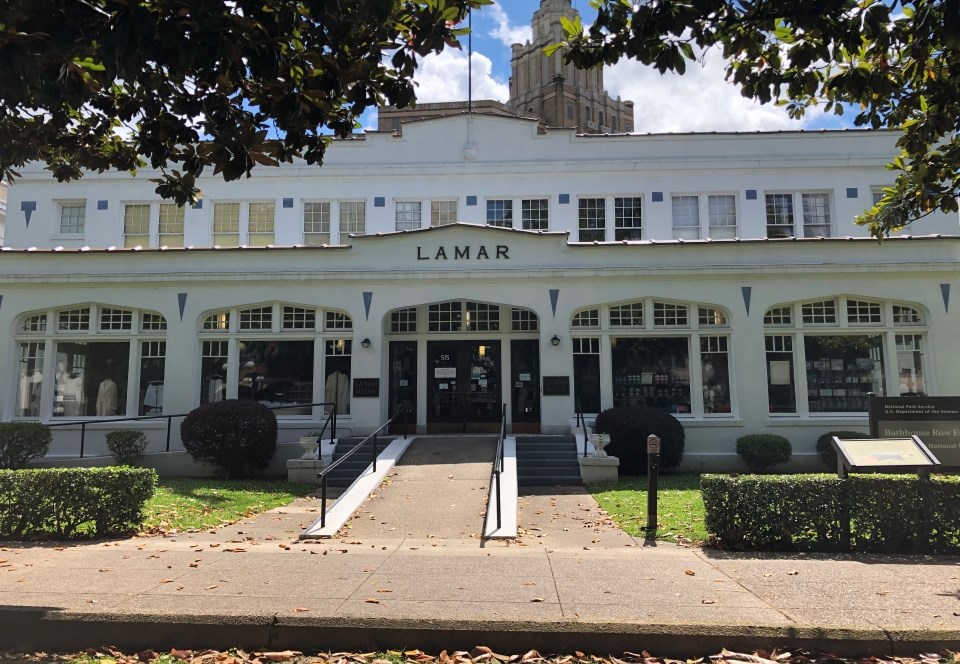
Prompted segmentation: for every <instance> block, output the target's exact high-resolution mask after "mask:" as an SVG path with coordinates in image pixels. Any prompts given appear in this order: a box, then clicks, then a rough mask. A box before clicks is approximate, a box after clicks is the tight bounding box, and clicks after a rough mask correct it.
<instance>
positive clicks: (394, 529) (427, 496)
mask: <svg viewBox="0 0 960 664" xmlns="http://www.w3.org/2000/svg"><path fill="white" fill-rule="evenodd" d="M496 448H497V437H496V436H479V435H476V436H437V437H418V438H416V439H415V440H414V441H413V443H411V445H410V447H409V448H408V449H407V451H406V453H405V454H404V455H403V458H402V459H400V461H399V462H398V463H397V464H396V466H394V469H393V472H391V473H390V474H389V475H388V476H387V477H386V478H385V480H384V483H383V485H382V486H381V488H380V489H379V490H378V491H377V492H375V493H374V494H373V495H371V496H370V498H369V499H368V500H367V501H366V502H365V503H364V504H363V506H362V507H361V508H360V509H359V510H357V512H356V513H355V514H354V516H353V518H352V519H351V520H350V521H349V522H348V524H347V526H348V527H349V533H350V537H356V538H358V539H359V538H364V537H366V538H383V537H389V538H406V537H412V538H430V537H434V538H437V539H471V538H476V539H477V540H479V539H480V538H481V537H482V535H483V529H484V514H485V512H486V508H487V498H488V490H489V487H490V471H491V470H492V468H493V455H494V452H495V451H496Z"/></svg>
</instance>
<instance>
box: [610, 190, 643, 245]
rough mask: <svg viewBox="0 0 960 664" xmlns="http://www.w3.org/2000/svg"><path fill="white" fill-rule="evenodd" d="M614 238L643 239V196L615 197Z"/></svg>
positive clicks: (618, 239) (619, 239) (620, 239)
mask: <svg viewBox="0 0 960 664" xmlns="http://www.w3.org/2000/svg"><path fill="white" fill-rule="evenodd" d="M613 234H614V235H613V239H615V240H617V241H622V240H642V239H643V198H641V197H639V196H623V197H619V196H618V197H616V198H614V199H613Z"/></svg>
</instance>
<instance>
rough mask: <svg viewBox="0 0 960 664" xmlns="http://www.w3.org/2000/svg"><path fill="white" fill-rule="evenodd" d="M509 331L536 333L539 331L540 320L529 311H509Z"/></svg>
mask: <svg viewBox="0 0 960 664" xmlns="http://www.w3.org/2000/svg"><path fill="white" fill-rule="evenodd" d="M510 319H511V323H510V329H512V330H513V331H514V332H536V331H537V330H539V329H540V319H539V318H537V314H536V313H534V312H533V311H530V310H529V309H511V313H510Z"/></svg>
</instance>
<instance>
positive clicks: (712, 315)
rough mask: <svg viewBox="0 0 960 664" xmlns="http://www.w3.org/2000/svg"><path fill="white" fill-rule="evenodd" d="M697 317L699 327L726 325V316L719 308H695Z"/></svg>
mask: <svg viewBox="0 0 960 664" xmlns="http://www.w3.org/2000/svg"><path fill="white" fill-rule="evenodd" d="M697 319H698V322H699V323H700V327H726V326H727V316H726V314H724V313H723V312H722V311H720V310H719V309H711V308H709V307H698V308H697Z"/></svg>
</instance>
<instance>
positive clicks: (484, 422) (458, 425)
mask: <svg viewBox="0 0 960 664" xmlns="http://www.w3.org/2000/svg"><path fill="white" fill-rule="evenodd" d="M427 370H428V372H429V374H430V375H429V376H428V377H427V431H428V432H430V433H454V432H458V433H467V432H469V433H479V432H488V431H496V430H497V428H498V427H499V424H500V404H501V397H500V342H499V341H430V342H428V343H427Z"/></svg>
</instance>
